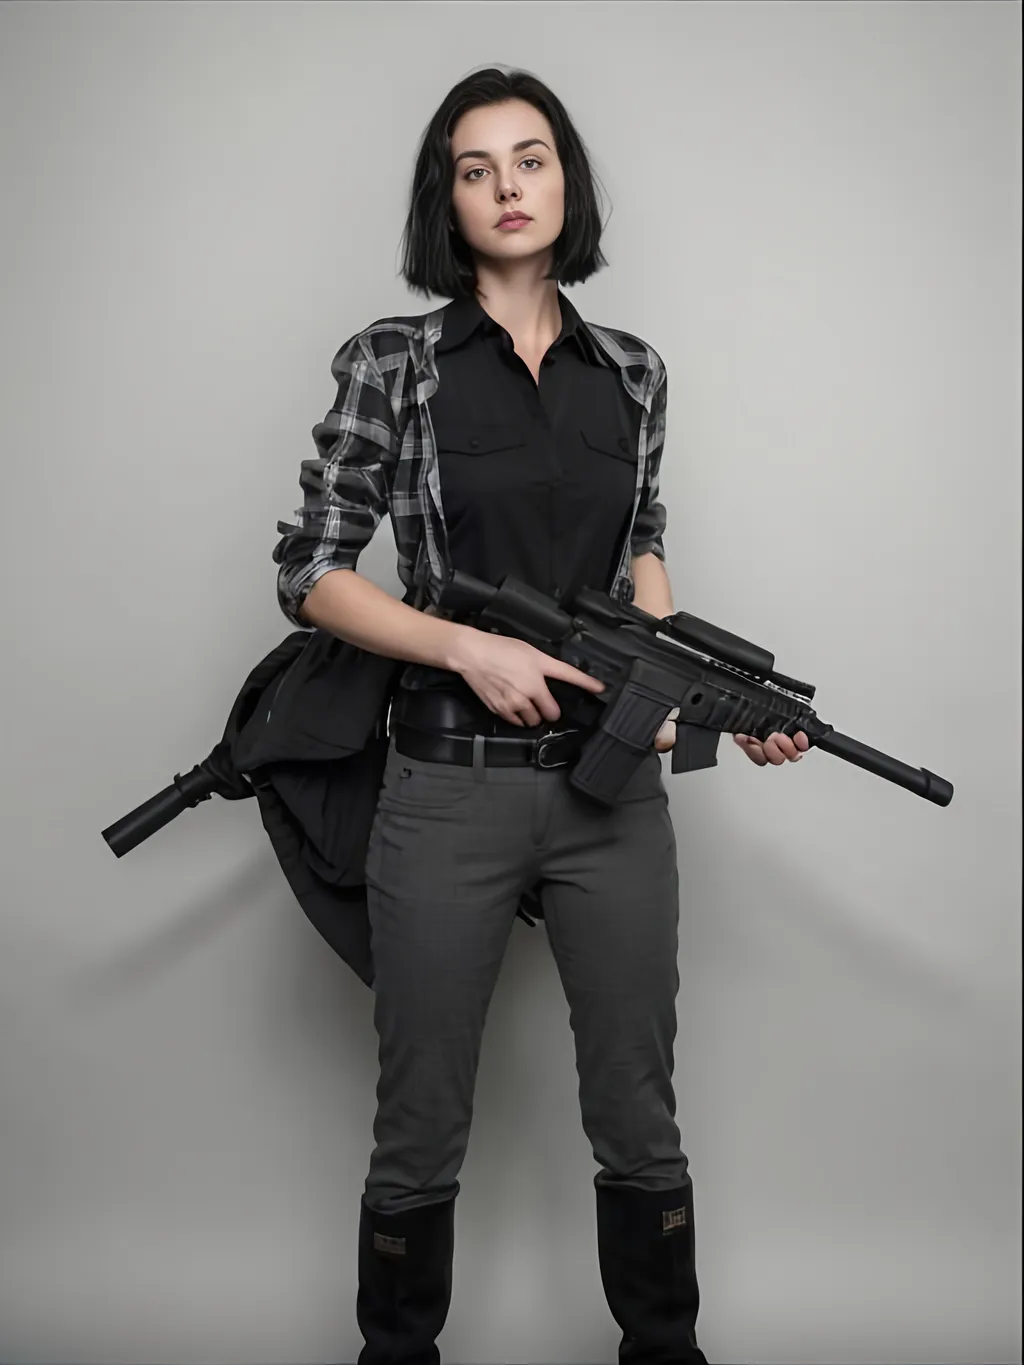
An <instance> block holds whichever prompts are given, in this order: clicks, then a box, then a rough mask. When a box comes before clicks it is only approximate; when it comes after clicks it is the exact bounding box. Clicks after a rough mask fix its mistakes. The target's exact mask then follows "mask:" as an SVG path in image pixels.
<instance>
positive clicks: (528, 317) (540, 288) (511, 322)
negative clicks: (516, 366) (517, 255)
mask: <svg viewBox="0 0 1024 1365" xmlns="http://www.w3.org/2000/svg"><path fill="white" fill-rule="evenodd" d="M548 269H550V260H549V259H545V260H543V261H541V262H540V263H539V264H538V263H537V262H536V261H513V262H501V263H500V264H498V263H495V262H493V261H481V260H478V261H477V266H476V297H477V300H478V301H479V303H480V306H481V308H483V310H484V312H485V313H487V314H489V315H490V316H491V317H492V318H493V319H494V321H495V322H497V323H499V324H500V325H501V326H502V327H504V328H505V330H506V332H508V334H509V336H511V337H512V339H513V341H515V343H516V346H517V348H525V349H527V350H530V351H536V350H546V349H547V348H548V346H550V345H551V343H552V342H553V341H554V339H555V337H557V336H558V333H559V332H560V331H561V328H562V312H561V309H560V307H559V304H558V281H557V280H546V279H544V273H545V271H546V270H548Z"/></svg>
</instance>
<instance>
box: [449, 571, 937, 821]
mask: <svg viewBox="0 0 1024 1365" xmlns="http://www.w3.org/2000/svg"><path fill="white" fill-rule="evenodd" d="M438 606H439V608H440V609H441V611H443V612H445V613H447V614H450V615H452V616H457V617H458V618H459V619H460V620H465V621H467V622H468V623H469V624H472V625H475V626H476V627H477V628H478V629H481V630H489V631H492V632H494V633H496V634H502V635H511V636H514V637H516V638H518V639H521V640H525V641H527V643H529V644H532V645H534V646H535V647H536V648H537V649H540V650H542V651H543V652H544V653H545V654H550V655H551V656H552V657H554V658H556V659H561V660H563V661H564V662H565V663H568V664H571V665H572V666H573V667H574V668H578V669H580V670H581V672H584V673H588V674H590V675H591V677H595V678H599V679H600V680H601V681H602V682H603V683H604V684H605V690H604V691H603V692H601V693H599V694H594V693H590V692H587V691H585V690H584V689H583V688H580V687H571V686H567V685H565V684H560V683H559V682H558V680H555V679H551V680H550V681H549V687H550V690H551V692H552V694H553V695H554V696H555V698H556V700H557V701H558V702H559V706H560V708H561V710H562V714H563V716H564V717H565V718H566V719H567V720H571V721H572V722H574V723H575V724H578V725H580V726H583V727H586V726H589V725H591V724H592V723H593V722H594V721H598V722H599V723H598V725H597V728H596V729H595V730H594V732H593V734H591V735H590V736H588V737H587V739H586V740H585V741H584V742H583V744H582V746H581V748H580V750H579V754H578V757H577V759H576V762H575V765H574V766H573V768H572V770H571V773H570V777H569V780H570V782H571V784H572V785H573V786H574V787H575V788H577V789H578V790H579V791H581V792H583V793H584V794H586V795H588V796H590V797H592V798H593V799H594V800H595V801H598V802H600V803H601V804H602V805H606V806H611V805H614V803H615V799H616V797H617V795H618V793H619V792H620V791H621V789H622V787H623V786H624V785H625V783H626V782H627V781H628V780H629V778H630V776H631V775H632V773H633V772H634V771H635V769H636V768H637V767H638V766H639V764H640V763H641V762H642V760H643V759H644V757H645V756H646V755H647V754H648V753H649V752H650V750H651V748H652V746H653V744H654V739H655V736H656V735H657V733H658V731H659V730H660V728H661V726H662V724H663V723H664V721H665V720H666V719H667V718H668V716H669V714H670V712H671V711H673V709H674V708H675V707H678V708H679V716H678V721H677V731H676V746H675V749H674V750H673V756H672V771H673V772H674V773H675V772H689V771H692V770H695V769H699V768H711V767H714V766H715V764H716V763H717V762H718V758H717V749H718V740H719V736H720V735H721V734H745V735H753V736H754V737H755V738H757V739H760V740H765V739H767V738H768V737H769V736H770V735H771V734H774V733H776V732H779V733H781V734H784V735H795V734H796V733H797V731H799V730H803V732H804V733H805V734H806V735H807V738H808V740H809V741H810V745H811V747H812V748H817V749H821V750H823V751H824V752H825V753H827V754H832V755H834V757H836V758H841V759H843V760H844V761H845V762H847V763H853V764H855V765H856V766H857V767H859V768H864V769H866V770H867V771H868V772H871V773H874V774H875V775H876V776H877V777H882V778H885V780H886V781H887V782H894V783H896V784H897V785H898V786H900V787H905V788H906V789H907V790H908V791H911V792H913V793H915V795H917V796H923V797H924V798H925V799H926V800H927V801H933V802H934V803H935V804H936V805H937V806H948V805H949V803H950V801H951V800H952V799H953V787H952V784H951V783H950V782H947V781H946V779H945V778H942V777H937V776H936V774H935V773H932V772H929V771H928V769H927V768H911V767H909V766H908V765H907V764H906V763H901V762H900V760H899V759H896V758H891V757H890V756H889V755H888V754H883V753H880V752H879V751H878V750H877V749H871V748H869V747H868V746H867V745H866V744H861V743H860V741H859V740H856V739H851V738H850V737H849V736H848V735H842V734H840V733H839V732H838V731H837V730H834V729H833V728H832V726H831V725H827V724H825V722H824V721H821V720H819V719H818V717H817V715H816V714H815V712H814V710H813V709H812V707H811V706H810V704H809V703H810V702H811V701H812V699H813V697H814V688H813V687H812V686H810V685H809V684H808V683H803V682H798V681H797V680H796V679H795V678H787V677H786V676H785V675H784V674H782V673H778V672H776V671H775V656H774V655H773V654H770V653H769V652H768V651H767V650H766V649H762V648H760V646H758V645H754V644H751V643H750V641H748V640H743V639H740V637H739V636H738V635H732V634H730V633H729V632H728V631H726V630H721V629H720V628H719V627H718V626H713V625H710V624H709V623H708V622H707V621H701V620H699V619H698V618H697V617H696V616H690V615H689V614H688V613H686V612H684V611H677V612H675V613H674V614H673V615H672V616H667V617H665V618H664V619H662V618H661V617H658V616H652V615H650V613H648V612H645V611H641V610H640V608H639V607H636V606H633V605H631V604H627V603H619V602H616V601H614V600H613V599H612V598H611V597H609V596H608V595H607V594H605V593H602V592H597V591H595V590H594V589H592V588H583V589H582V590H581V591H580V592H579V593H578V594H577V595H576V597H575V598H574V599H573V600H572V601H571V603H569V604H568V609H566V608H565V607H564V606H560V605H559V603H558V602H556V601H555V600H554V599H553V598H551V597H547V596H545V595H544V594H543V593H540V592H536V591H534V590H533V589H532V588H530V587H528V586H527V585H526V584H525V583H521V582H519V581H517V580H516V579H514V578H509V577H506V578H504V579H503V580H502V581H501V583H500V584H499V585H498V586H497V587H493V586H491V585H490V584H489V583H484V582H482V581H480V580H479V579H476V578H472V577H470V576H469V575H467V574H463V573H461V572H459V571H458V570H456V571H455V572H454V573H453V574H452V575H451V577H450V579H449V582H448V583H447V585H446V586H445V588H444V590H443V592H442V595H441V598H440V601H439V603H438ZM563 698H564V700H563Z"/></svg>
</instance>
